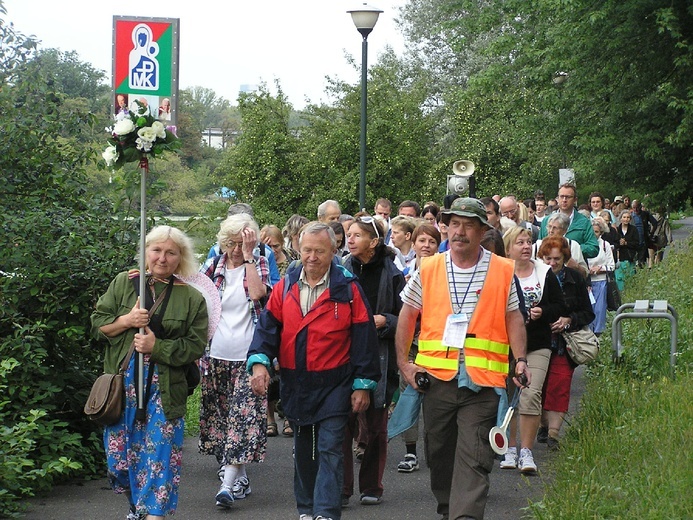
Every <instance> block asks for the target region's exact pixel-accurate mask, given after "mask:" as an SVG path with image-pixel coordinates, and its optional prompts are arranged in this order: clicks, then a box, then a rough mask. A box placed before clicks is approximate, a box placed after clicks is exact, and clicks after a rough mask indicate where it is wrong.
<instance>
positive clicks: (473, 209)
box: [441, 197, 488, 226]
mask: <svg viewBox="0 0 693 520" xmlns="http://www.w3.org/2000/svg"><path fill="white" fill-rule="evenodd" d="M442 214H443V216H442V217H441V220H442V221H443V223H444V224H447V223H448V222H450V217H451V216H452V215H457V216H458V217H470V218H478V219H479V220H481V223H482V224H484V225H485V226H488V220H486V206H484V203H483V202H481V201H480V200H479V199H472V198H470V197H465V198H459V199H455V200H454V201H453V202H452V205H451V206H450V209H444V210H443V211H442Z"/></svg>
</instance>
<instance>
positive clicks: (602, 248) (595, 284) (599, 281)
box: [587, 217, 616, 336]
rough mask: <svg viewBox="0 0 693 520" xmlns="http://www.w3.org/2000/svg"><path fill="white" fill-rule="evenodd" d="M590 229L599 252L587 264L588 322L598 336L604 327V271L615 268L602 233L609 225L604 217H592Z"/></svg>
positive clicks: (609, 248)
mask: <svg viewBox="0 0 693 520" xmlns="http://www.w3.org/2000/svg"><path fill="white" fill-rule="evenodd" d="M592 229H594V234H595V236H596V237H597V242H598V243H599V254H598V255H597V256H595V257H594V258H590V259H589V260H588V261H587V262H588V265H589V272H590V281H591V289H590V290H591V292H592V300H593V302H592V310H593V311H594V316H595V318H594V321H593V322H592V323H590V329H592V332H594V333H595V334H596V335H597V336H599V335H600V334H601V333H602V332H604V329H605V328H606V273H607V271H613V270H614V269H615V268H616V263H615V262H614V255H613V253H612V252H611V244H609V243H608V242H606V241H605V240H604V239H603V238H602V235H603V234H604V233H606V232H608V231H609V226H608V225H607V223H606V222H604V219H603V218H601V217H597V218H594V219H592Z"/></svg>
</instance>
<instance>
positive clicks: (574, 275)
mask: <svg viewBox="0 0 693 520" xmlns="http://www.w3.org/2000/svg"><path fill="white" fill-rule="evenodd" d="M558 278H559V281H560V278H563V280H562V283H561V291H562V292H563V298H564V300H565V307H566V310H567V313H566V314H561V316H567V317H570V320H571V322H570V328H569V329H568V330H569V331H576V330H579V329H581V328H582V327H586V326H587V325H589V324H590V323H592V322H593V321H594V317H595V316H594V311H593V310H592V303H591V302H590V295H589V292H588V291H587V281H586V280H585V278H584V277H583V276H582V275H581V274H580V273H578V272H577V271H575V270H573V269H571V268H570V267H564V268H563V273H562V274H559V275H558ZM558 339H559V342H558V353H559V354H564V353H565V341H564V340H563V337H562V336H560V335H559V336H558ZM569 359H570V358H569Z"/></svg>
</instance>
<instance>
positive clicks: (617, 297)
mask: <svg viewBox="0 0 693 520" xmlns="http://www.w3.org/2000/svg"><path fill="white" fill-rule="evenodd" d="M620 306H621V291H619V290H618V284H617V283H616V275H615V274H614V272H613V271H607V272H606V308H607V309H608V310H610V311H616V310H618V308H619V307H620Z"/></svg>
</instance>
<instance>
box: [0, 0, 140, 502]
mask: <svg viewBox="0 0 693 520" xmlns="http://www.w3.org/2000/svg"><path fill="white" fill-rule="evenodd" d="M1 15H2V4H0V70H1V71H2V73H0V172H2V176H3V182H2V183H1V184H0V215H1V216H2V221H3V232H2V233H0V359H2V366H1V367H0V393H1V394H2V399H1V400H0V424H1V425H2V426H1V427H0V490H1V491H0V516H11V515H14V514H16V511H17V510H18V509H19V507H20V504H21V499H22V498H23V497H24V496H26V495H28V494H31V493H33V492H34V491H36V490H39V489H44V488H46V487H49V486H50V485H51V484H52V482H53V481H54V479H55V478H56V477H58V476H60V477H61V478H62V477H66V476H70V475H77V474H90V473H94V472H96V471H97V470H98V469H99V468H100V467H101V465H102V460H103V458H102V454H101V450H102V448H101V442H100V435H99V433H98V430H97V429H96V428H94V426H93V425H92V424H90V423H89V422H88V421H87V420H86V419H85V417H84V415H83V413H82V407H83V404H84V401H85V399H86V395H87V393H88V390H89V387H90V385H91V382H92V381H93V379H94V376H95V374H96V373H97V372H98V371H99V370H100V368H101V367H100V362H99V358H100V349H99V348H97V347H96V345H95V344H94V342H93V341H92V340H91V339H90V337H89V314H90V312H91V309H92V308H93V306H94V303H95V301H96V298H97V297H98V295H99V294H101V293H102V292H103V291H104V290H105V288H106V286H107V285H108V283H109V282H110V280H111V278H112V277H113V275H114V274H115V273H116V272H117V271H118V270H121V269H123V268H124V267H126V266H127V265H130V264H131V261H132V260H131V259H132V257H133V255H134V252H135V251H134V247H133V246H132V244H133V242H134V241H133V240H132V236H130V234H129V233H130V232H129V229H131V228H132V227H133V226H137V222H128V221H126V220H124V219H122V220H116V219H113V218H112V214H113V212H112V206H111V205H110V204H109V203H106V202H104V201H103V200H100V199H99V198H98V197H97V196H96V195H95V194H94V193H89V192H87V191H86V190H85V189H84V186H85V177H84V171H83V168H84V164H85V163H86V162H87V161H88V160H89V158H90V157H93V155H92V152H91V151H90V150H89V149H87V148H86V147H84V146H79V145H78V144H77V143H78V142H79V138H78V136H79V135H80V133H81V132H82V131H89V130H90V129H89V123H90V117H89V115H87V114H83V113H80V112H78V111H71V110H70V111H65V110H62V109H61V108H62V104H63V102H64V98H65V96H64V94H62V93H61V92H60V91H58V90H56V89H55V88H54V79H53V78H52V77H51V76H50V75H49V74H47V73H46V72H45V71H43V70H42V69H41V68H39V67H29V66H27V63H28V62H29V61H30V59H31V57H32V53H33V51H34V43H33V42H32V41H31V40H29V39H26V38H24V37H23V36H22V35H20V34H17V33H16V32H15V31H14V28H13V27H12V26H10V25H9V24H7V23H6V22H5V21H4V20H3V19H2V16H1Z"/></svg>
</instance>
